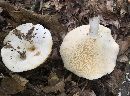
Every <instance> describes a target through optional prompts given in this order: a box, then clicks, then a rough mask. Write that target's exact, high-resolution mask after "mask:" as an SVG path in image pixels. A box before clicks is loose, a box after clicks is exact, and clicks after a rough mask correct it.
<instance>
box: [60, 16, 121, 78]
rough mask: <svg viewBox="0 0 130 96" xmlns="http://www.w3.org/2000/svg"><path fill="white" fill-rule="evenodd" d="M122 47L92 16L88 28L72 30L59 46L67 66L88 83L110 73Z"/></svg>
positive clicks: (107, 29)
mask: <svg viewBox="0 0 130 96" xmlns="http://www.w3.org/2000/svg"><path fill="white" fill-rule="evenodd" d="M118 52H119V45H118V44H117V43H116V42H115V40H114V39H113V37H112V35H111V30H110V29H109V28H107V27H104V26H103V25H100V24H99V17H93V18H91V19H90V21H89V25H82V26H80V27H77V28H75V29H73V30H72V31H70V32H69V33H68V34H67V35H66V36H65V38H64V39H63V42H62V44H61V46H60V54H61V57H62V59H63V62H64V67H65V68H66V69H68V70H69V71H71V72H73V73H74V74H76V75H78V76H79V77H83V78H86V79H89V80H93V79H98V78H101V77H102V76H104V75H106V74H110V73H111V72H112V71H113V70H114V67H115V65H116V59H117V55H118Z"/></svg>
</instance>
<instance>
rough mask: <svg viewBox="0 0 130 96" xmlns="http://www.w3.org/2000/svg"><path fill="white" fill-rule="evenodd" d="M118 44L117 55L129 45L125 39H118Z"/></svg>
mask: <svg viewBox="0 0 130 96" xmlns="http://www.w3.org/2000/svg"><path fill="white" fill-rule="evenodd" d="M118 42H119V43H118V44H119V48H120V50H119V55H121V54H123V53H124V52H125V51H126V50H127V49H128V47H129V42H128V41H127V40H125V41H122V40H118Z"/></svg>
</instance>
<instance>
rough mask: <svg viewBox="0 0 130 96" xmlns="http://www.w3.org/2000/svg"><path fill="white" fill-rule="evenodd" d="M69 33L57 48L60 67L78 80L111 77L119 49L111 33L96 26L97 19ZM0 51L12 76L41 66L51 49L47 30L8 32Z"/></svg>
mask: <svg viewBox="0 0 130 96" xmlns="http://www.w3.org/2000/svg"><path fill="white" fill-rule="evenodd" d="M89 23H90V25H82V26H80V27H77V28H75V29H73V30H72V31H70V32H69V33H68V34H67V35H66V36H65V38H64V40H63V42H62V44H61V46H60V54H61V57H62V59H63V62H64V67H65V68H66V69H68V70H70V71H71V72H73V73H74V74H76V75H78V76H79V77H83V78H86V79H89V80H93V79H98V78H101V77H102V76H104V75H106V74H109V73H111V72H112V71H113V70H114V67H115V65H116V58H117V54H118V51H119V46H118V44H117V43H116V42H115V40H114V39H113V37H112V35H111V30H110V29H109V28H107V27H104V26H102V25H100V24H99V18H98V17H93V18H91V19H90V22H89ZM4 44H5V46H4V47H3V48H2V49H1V55H2V60H3V62H4V64H5V66H6V67H7V68H8V69H10V70H11V71H13V72H23V71H27V70H31V69H34V68H36V67H37V66H39V65H40V64H42V63H43V62H44V61H45V60H46V59H47V57H48V56H49V54H50V53H51V49H52V37H51V34H50V32H49V30H47V29H45V28H44V27H42V26H41V25H39V24H37V25H33V24H31V23H27V24H23V25H20V26H18V27H17V28H16V29H14V30H12V31H11V32H10V33H9V34H8V35H7V36H6V38H5V40H4Z"/></svg>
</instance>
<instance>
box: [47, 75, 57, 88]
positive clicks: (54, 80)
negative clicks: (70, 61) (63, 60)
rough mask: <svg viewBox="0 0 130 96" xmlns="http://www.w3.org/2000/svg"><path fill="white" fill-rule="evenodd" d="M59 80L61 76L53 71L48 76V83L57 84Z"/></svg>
mask: <svg viewBox="0 0 130 96" xmlns="http://www.w3.org/2000/svg"><path fill="white" fill-rule="evenodd" d="M58 82H59V78H58V76H57V75H56V73H54V72H51V73H50V76H49V78H48V85H50V86H55V85H56V84H57V83H58Z"/></svg>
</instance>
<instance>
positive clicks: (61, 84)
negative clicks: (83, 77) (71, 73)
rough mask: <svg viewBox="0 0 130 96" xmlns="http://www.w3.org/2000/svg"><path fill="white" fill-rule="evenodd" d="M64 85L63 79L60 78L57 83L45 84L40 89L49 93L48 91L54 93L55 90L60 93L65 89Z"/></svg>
mask: <svg viewBox="0 0 130 96" xmlns="http://www.w3.org/2000/svg"><path fill="white" fill-rule="evenodd" d="M64 87H65V83H64V80H62V81H60V82H59V83H57V84H56V85H55V86H46V87H44V88H43V89H42V90H43V92H45V93H50V92H55V93H56V92H57V91H59V92H61V93H62V92H64V91H65V89H64Z"/></svg>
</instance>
